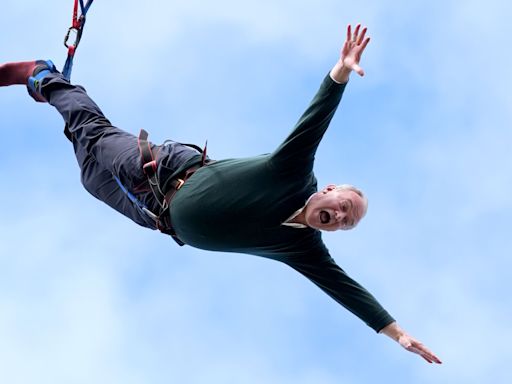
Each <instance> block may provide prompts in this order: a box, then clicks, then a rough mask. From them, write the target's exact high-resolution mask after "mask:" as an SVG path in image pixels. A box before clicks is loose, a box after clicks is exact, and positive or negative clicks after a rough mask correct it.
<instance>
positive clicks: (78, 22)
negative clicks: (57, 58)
mask: <svg viewBox="0 0 512 384" xmlns="http://www.w3.org/2000/svg"><path fill="white" fill-rule="evenodd" d="M93 1H94V0H88V1H87V3H85V4H84V0H75V4H74V6H73V20H72V24H71V27H69V29H68V32H67V33H66V36H65V37H64V45H65V46H66V48H67V49H68V57H67V59H66V63H65V64H64V68H63V70H62V75H63V76H64V77H65V78H66V79H67V80H69V79H70V78H71V71H72V70H73V59H74V58H75V53H76V49H77V48H78V45H79V44H80V40H81V38H82V33H83V30H84V26H85V17H86V15H87V12H88V11H89V8H90V7H91V5H92V2H93ZM79 3H80V16H79V15H78V4H79ZM72 32H73V33H75V34H76V37H75V41H74V43H73V44H71V45H70V44H68V40H69V37H70V35H71V33H72Z"/></svg>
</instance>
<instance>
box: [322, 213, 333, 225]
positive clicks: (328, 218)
mask: <svg viewBox="0 0 512 384" xmlns="http://www.w3.org/2000/svg"><path fill="white" fill-rule="evenodd" d="M329 221H331V215H329V212H326V211H320V222H321V223H322V224H327V223H329Z"/></svg>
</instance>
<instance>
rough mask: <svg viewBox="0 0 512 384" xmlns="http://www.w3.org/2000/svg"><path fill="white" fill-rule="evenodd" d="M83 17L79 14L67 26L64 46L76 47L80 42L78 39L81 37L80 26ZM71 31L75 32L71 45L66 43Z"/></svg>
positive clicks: (83, 20)
mask: <svg viewBox="0 0 512 384" xmlns="http://www.w3.org/2000/svg"><path fill="white" fill-rule="evenodd" d="M84 22H85V17H84V15H81V16H80V17H79V18H78V19H76V20H75V21H73V25H72V26H71V27H69V29H68V32H67V33H66V36H64V46H65V47H66V48H69V47H75V48H76V47H78V44H80V39H81V38H82V28H83V26H84ZM71 32H74V33H75V42H74V44H72V45H69V44H68V41H69V38H70V36H71Z"/></svg>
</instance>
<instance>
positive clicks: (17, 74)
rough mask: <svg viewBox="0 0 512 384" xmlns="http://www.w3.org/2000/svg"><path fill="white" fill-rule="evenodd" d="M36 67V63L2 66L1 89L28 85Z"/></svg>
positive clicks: (0, 72)
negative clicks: (16, 85)
mask: <svg viewBox="0 0 512 384" xmlns="http://www.w3.org/2000/svg"><path fill="white" fill-rule="evenodd" d="M35 67H36V61H23V62H17V63H6V64H3V65H0V87H5V86H9V85H15V84H27V81H28V78H29V77H30V76H32V73H33V72H34V69H35Z"/></svg>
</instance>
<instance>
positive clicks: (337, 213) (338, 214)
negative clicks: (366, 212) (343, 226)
mask: <svg viewBox="0 0 512 384" xmlns="http://www.w3.org/2000/svg"><path fill="white" fill-rule="evenodd" d="M343 216H344V214H343V213H342V212H340V211H334V219H335V220H336V222H340V221H341V220H342V219H343Z"/></svg>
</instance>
